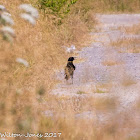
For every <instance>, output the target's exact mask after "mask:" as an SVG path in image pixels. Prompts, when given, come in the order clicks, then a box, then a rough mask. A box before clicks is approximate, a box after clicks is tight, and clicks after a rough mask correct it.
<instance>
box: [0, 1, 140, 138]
mask: <svg viewBox="0 0 140 140" xmlns="http://www.w3.org/2000/svg"><path fill="white" fill-rule="evenodd" d="M135 2H137V4H136V6H133V5H134V3H135ZM21 3H32V4H33V5H35V2H34V1H33V0H22V1H21V0H9V1H3V2H1V3H0V4H2V5H5V7H6V8H7V9H8V10H9V12H10V13H11V14H12V17H13V19H14V21H15V25H14V29H15V31H16V39H15V40H14V42H13V43H7V42H5V41H3V40H2V39H0V42H1V44H0V75H1V77H0V97H1V98H0V132H1V133H4V132H10V133H12V132H14V133H21V134H26V133H27V132H29V133H45V132H62V135H61V138H60V139H62V140H115V139H116V140H121V139H123V131H124V130H123V131H121V132H120V131H119V128H122V127H123V126H126V123H127V122H130V123H128V124H129V125H130V124H131V119H132V118H131V117H128V116H127V115H126V116H125V115H122V116H125V117H126V119H127V122H123V123H122V125H121V126H119V124H117V122H116V121H115V120H116V118H117V117H118V118H119V117H120V116H121V115H120V116H119V115H118V116H114V117H113V118H112V121H110V123H109V124H108V125H104V126H103V127H102V128H100V127H96V125H95V124H94V120H89V121H87V120H81V119H75V117H74V116H75V114H76V113H80V112H83V111H85V110H87V109H90V110H92V109H99V110H103V111H106V110H107V111H108V109H109V110H110V107H111V110H115V109H116V103H118V101H117V100H116V99H112V98H109V99H101V100H100V101H99V100H96V101H95V99H93V98H90V99H83V98H72V99H70V98H62V97H61V98H60V97H55V96H53V95H50V94H49V91H50V90H51V89H52V87H53V86H54V85H55V84H56V83H57V81H56V79H55V77H54V76H53V74H54V72H55V71H56V70H58V69H60V67H62V66H64V64H65V63H66V60H67V58H68V57H69V55H68V54H66V53H65V50H64V48H63V47H62V46H64V45H65V46H69V45H71V44H75V45H76V47H77V49H80V48H81V47H83V46H84V45H85V44H87V43H89V35H88V31H89V29H91V28H93V27H94V24H95V23H96V20H95V18H94V16H93V15H92V14H93V11H92V9H94V11H98V12H103V11H106V9H108V8H106V5H108V7H109V9H110V8H111V4H108V3H109V1H107V2H105V1H94V2H93V1H92V0H89V1H86V0H79V1H78V2H77V3H76V4H75V5H74V6H73V7H72V8H71V12H70V13H69V15H67V16H66V17H65V18H64V19H63V21H62V22H63V24H61V25H59V26H58V25H57V24H54V22H52V21H53V18H54V17H53V16H52V15H48V16H47V17H44V13H43V11H40V18H39V20H38V21H37V24H36V25H35V26H34V27H33V26H32V25H30V24H28V23H27V22H25V21H23V20H21V19H20V18H19V16H18V15H19V13H20V12H19V11H18V10H17V7H18V5H20V4H21ZM116 3H118V1H113V4H114V5H115V4H116ZM124 3H125V1H124ZM130 3H132V7H131V8H130V9H127V8H125V7H124V8H123V4H122V7H120V4H118V7H115V8H120V9H121V8H122V10H120V11H123V9H126V11H131V10H132V11H133V10H134V7H135V8H136V10H138V11H139V1H131V2H130ZM35 6H36V5H35ZM113 7H114V6H113ZM89 9H90V10H89ZM111 10H113V9H112V8H111ZM109 11H110V10H109ZM113 11H114V10H113ZM134 11H135V10H134ZM17 57H21V58H24V59H26V60H27V61H28V62H29V65H30V66H29V67H28V68H26V67H24V66H23V65H20V64H18V63H16V61H15V60H16V58H17ZM103 63H104V65H109V66H111V65H116V64H117V62H113V61H112V62H103ZM125 84H126V83H125ZM128 84H129V83H128ZM111 87H112V84H109V85H100V86H99V87H98V92H99V93H102V92H106V91H110V89H111ZM104 88H105V91H104V90H103V89H104ZM77 94H85V92H83V91H79V92H78V93H77ZM46 110H51V111H52V112H54V116H53V118H51V117H49V116H45V115H44V111H46ZM117 120H118V119H117ZM98 123H100V122H98ZM129 127H130V126H129ZM16 139H17V140H20V139H25V138H16ZM32 139H37V138H32ZM51 139H53V138H51ZM54 139H57V138H54ZM42 140H43V138H42Z"/></svg>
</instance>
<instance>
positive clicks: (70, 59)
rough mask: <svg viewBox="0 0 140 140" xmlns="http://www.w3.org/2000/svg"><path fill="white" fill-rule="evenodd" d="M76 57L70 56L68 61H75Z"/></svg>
mask: <svg viewBox="0 0 140 140" xmlns="http://www.w3.org/2000/svg"><path fill="white" fill-rule="evenodd" d="M75 58H76V57H69V59H68V61H73V60H75Z"/></svg>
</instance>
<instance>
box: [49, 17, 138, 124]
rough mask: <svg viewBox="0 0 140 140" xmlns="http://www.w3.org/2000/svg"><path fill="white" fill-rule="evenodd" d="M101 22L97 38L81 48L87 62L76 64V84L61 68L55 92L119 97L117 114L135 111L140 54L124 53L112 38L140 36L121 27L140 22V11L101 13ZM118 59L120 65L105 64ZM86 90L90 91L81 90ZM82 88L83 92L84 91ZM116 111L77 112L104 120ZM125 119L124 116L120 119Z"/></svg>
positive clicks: (80, 54)
mask: <svg viewBox="0 0 140 140" xmlns="http://www.w3.org/2000/svg"><path fill="white" fill-rule="evenodd" d="M97 19H98V21H99V23H100V24H99V25H98V26H97V27H96V29H97V30H96V32H92V33H91V35H93V36H94V38H95V41H94V42H93V43H92V44H91V46H89V47H86V48H83V49H82V51H81V52H79V57H78V58H83V59H84V60H86V61H85V62H81V63H79V64H75V65H76V70H75V73H74V84H73V85H72V84H66V82H65V81H64V72H63V71H60V73H59V77H58V79H59V80H61V81H62V83H60V84H58V85H57V86H56V88H55V89H54V90H52V92H51V94H55V95H57V96H69V97H73V96H78V97H81V98H86V97H90V96H92V97H95V98H101V97H107V98H110V97H115V98H117V99H118V100H119V102H118V105H117V110H116V114H118V113H123V112H127V111H128V112H129V113H131V111H132V112H133V106H135V103H136V101H137V100H138V99H139V87H140V54H139V53H120V52H119V50H116V49H114V48H113V47H112V46H111V42H112V41H117V40H118V39H119V38H124V37H125V38H140V36H138V35H128V34H126V33H125V32H124V31H123V30H119V27H127V26H128V27H129V26H133V25H135V24H139V23H140V14H133V15H132V14H120V15H97ZM110 60H112V61H115V62H118V63H117V64H116V65H110V66H108V65H103V62H104V61H110ZM126 77H127V78H128V79H127V80H133V81H135V82H134V84H132V85H131V86H126V87H125V86H122V84H121V83H122V81H123V80H124V79H125V78H126ZM107 83H111V84H112V88H111V90H110V91H109V93H108V91H106V90H105V91H104V92H103V93H97V92H96V91H97V89H96V88H97V85H99V84H107ZM80 91H82V92H83V93H86V94H77V93H78V92H80ZM82 92H81V93H82ZM112 115H114V113H112V112H108V113H104V112H100V111H97V110H96V112H94V111H90V110H87V111H84V112H82V113H77V114H76V115H75V116H76V118H87V117H88V118H90V119H93V118H94V119H96V120H99V121H100V122H103V123H105V122H107V120H110V117H111V116H112ZM135 119H137V120H138V121H140V117H139V116H137V115H136V114H135ZM120 121H121V120H120Z"/></svg>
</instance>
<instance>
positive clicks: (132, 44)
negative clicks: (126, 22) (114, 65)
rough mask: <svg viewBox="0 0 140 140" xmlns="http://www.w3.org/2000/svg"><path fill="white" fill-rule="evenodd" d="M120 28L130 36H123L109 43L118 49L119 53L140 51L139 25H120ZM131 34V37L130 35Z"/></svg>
mask: <svg viewBox="0 0 140 140" xmlns="http://www.w3.org/2000/svg"><path fill="white" fill-rule="evenodd" d="M120 30H123V31H125V33H126V34H127V35H130V37H123V38H121V39H118V40H117V41H115V42H112V43H111V45H112V46H114V47H115V48H116V49H118V50H119V51H120V52H121V53H123V52H126V53H140V47H139V44H140V40H139V38H138V36H139V35H140V25H139V24H138V25H134V26H132V27H125V28H124V27H121V28H120ZM131 36H132V37H131Z"/></svg>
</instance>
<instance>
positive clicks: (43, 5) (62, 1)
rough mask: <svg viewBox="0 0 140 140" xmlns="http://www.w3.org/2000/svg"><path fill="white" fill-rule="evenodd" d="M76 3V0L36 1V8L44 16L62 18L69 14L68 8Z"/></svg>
mask: <svg viewBox="0 0 140 140" xmlns="http://www.w3.org/2000/svg"><path fill="white" fill-rule="evenodd" d="M76 2H77V0H38V6H39V8H40V9H41V10H44V13H46V14H47V13H48V14H50V13H51V14H54V15H56V16H58V17H60V18H63V17H64V16H65V15H66V14H68V13H69V12H70V7H71V6H72V5H74V4H75V3H76Z"/></svg>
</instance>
